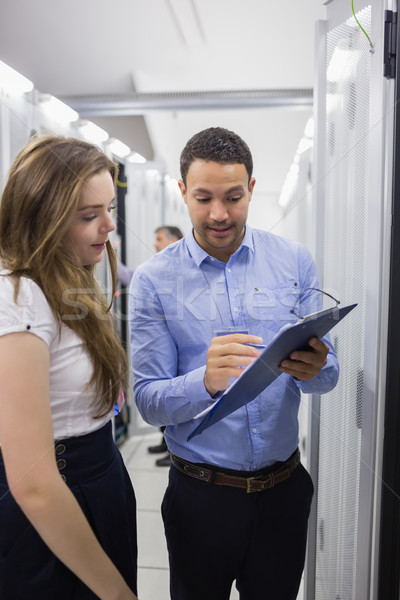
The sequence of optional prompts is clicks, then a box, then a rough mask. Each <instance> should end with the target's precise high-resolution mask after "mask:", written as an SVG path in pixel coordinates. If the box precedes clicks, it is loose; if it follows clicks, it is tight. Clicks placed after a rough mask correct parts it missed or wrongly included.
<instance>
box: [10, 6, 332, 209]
mask: <svg viewBox="0 0 400 600" xmlns="http://www.w3.org/2000/svg"><path fill="white" fill-rule="evenodd" d="M325 11H326V9H325V7H324V6H323V2H322V0H286V1H284V2H283V1H280V2H279V1H272V0H113V1H112V2H110V1H106V0H68V2H58V1H56V0H35V1H33V0H8V1H6V0H2V2H1V3H0V60H3V61H4V62H6V63H7V64H9V65H10V66H12V67H13V68H15V69H16V70H18V71H20V72H21V73H22V74H23V75H25V76H26V77H28V78H29V79H31V80H32V81H33V82H34V84H35V87H36V88H37V89H39V90H40V91H41V92H49V93H52V94H54V95H55V96H58V97H63V96H69V95H88V94H110V93H112V94H121V93H124V92H125V93H126V92H132V91H136V92H178V91H201V90H254V89H277V88H284V89H285V88H312V87H313V83H314V61H315V59H314V27H315V21H316V20H317V19H321V18H325V16H326V15H325ZM186 15H188V16H189V17H191V18H192V20H194V21H195V27H194V30H193V32H192V33H190V29H189V25H187V24H186V23H185V16H186ZM196 19H197V21H196ZM310 115H311V107H310V106H307V107H298V108H256V109H254V108H253V109H241V110H239V109H234V110H201V111H199V110H196V111H194V110H193V111H189V110H179V111H175V112H172V111H156V112H155V111H151V112H147V114H145V115H144V121H145V124H146V126H147V131H148V135H149V137H150V143H149V141H148V140H147V141H146V139H145V137H146V136H143V129H145V128H143V119H140V118H138V117H123V118H122V117H118V118H115V120H113V118H107V121H106V122H107V125H108V131H109V133H110V135H115V136H116V137H119V138H120V139H121V140H122V141H124V142H125V143H127V144H128V145H129V146H130V147H131V148H132V150H136V151H139V152H142V153H144V154H145V155H147V157H148V158H152V156H151V153H152V149H153V151H154V158H155V159H157V160H162V161H164V162H165V163H166V165H167V171H168V172H169V173H170V174H171V175H172V176H173V177H178V174H179V172H178V163H179V154H180V151H181V149H182V147H183V146H184V144H185V142H186V141H187V139H188V138H189V137H190V136H191V135H193V134H194V133H196V132H197V131H200V129H203V128H205V127H209V126H219V125H220V126H223V127H228V128H230V129H233V130H234V131H236V132H237V133H239V134H240V135H241V136H242V137H243V138H244V139H245V140H246V141H247V142H248V144H249V146H250V148H251V149H252V151H253V156H254V163H255V176H256V179H257V186H256V189H255V196H256V194H257V195H258V197H259V199H261V198H265V199H267V200H268V201H271V202H275V203H276V199H277V197H278V196H279V191H280V189H281V187H282V185H283V181H284V179H285V176H286V173H287V170H288V168H289V166H290V164H291V161H292V158H293V155H294V153H295V151H296V148H297V145H298V142H299V140H300V137H301V135H302V133H303V130H304V127H305V124H306V122H307V120H308V118H309V116H310ZM93 120H94V121H96V119H95V118H93ZM139 121H141V124H142V126H141V127H139V126H136V123H137V124H138V125H139ZM135 122H136V123H135ZM103 123H104V121H103ZM113 123H114V124H115V132H113Z"/></svg>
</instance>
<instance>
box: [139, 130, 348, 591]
mask: <svg viewBox="0 0 400 600" xmlns="http://www.w3.org/2000/svg"><path fill="white" fill-rule="evenodd" d="M180 166H181V180H180V182H179V187H180V190H181V193H182V197H183V200H184V202H185V203H186V205H187V207H188V211H189V215H190V219H191V221H192V225H193V229H192V231H190V232H189V233H188V234H187V235H186V236H185V237H184V238H183V239H182V240H180V241H179V242H177V243H176V244H174V245H173V246H171V247H169V248H166V249H165V250H164V251H163V252H162V253H160V254H158V255H156V256H154V257H152V258H151V259H150V260H148V261H147V262H146V263H144V264H142V265H141V266H140V267H139V268H138V269H137V270H136V272H135V275H134V277H133V279H132V283H131V287H130V329H131V348H132V369H133V376H134V386H135V400H136V403H137V406H138V408H139V411H140V413H141V415H142V417H143V418H144V420H145V421H147V422H148V423H150V424H152V425H166V430H165V439H166V442H167V445H168V448H169V450H170V453H171V460H172V467H171V468H170V471H169V484H168V488H167V490H166V492H165V496H164V499H163V503H162V516H163V520H164V527H165V535H166V538H167V545H168V552H169V563H170V591H171V599H172V600H203V599H204V598H207V600H229V597H230V593H231V587H232V584H233V582H234V581H235V580H236V587H237V589H238V590H239V593H240V597H241V598H245V599H246V600H264V599H265V598H267V597H268V598H271V599H274V600H275V599H279V600H295V599H296V598H297V592H298V588H299V584H300V580H301V574H302V571H303V567H304V559H305V550H306V539H307V524H308V516H309V511H310V505H311V500H312V496H313V483H312V480H311V478H310V476H309V474H308V473H307V471H306V470H305V469H304V467H303V466H302V465H301V462H300V454H299V449H298V408H299V403H300V393H301V392H304V393H307V394H313V393H316V394H323V393H325V392H328V391H330V390H331V389H332V388H333V387H334V386H335V385H336V383H337V380H338V363H337V359H336V356H335V354H334V352H333V349H332V346H331V344H330V341H329V338H328V337H326V338H323V339H321V340H320V339H317V338H311V339H310V340H309V343H308V347H307V348H306V349H304V350H302V351H296V352H292V353H291V354H290V356H289V357H288V359H286V360H284V361H283V362H282V363H281V365H280V370H281V375H280V377H278V378H277V379H276V380H275V381H274V382H273V383H272V384H271V385H270V386H269V387H267V388H266V389H265V390H264V391H263V392H262V393H261V394H260V395H259V396H257V397H256V398H255V399H253V400H252V401H251V402H249V403H247V404H245V405H244V406H242V407H241V408H239V409H238V410H236V411H234V412H233V413H231V414H230V415H228V416H226V417H225V418H223V419H222V420H220V421H219V422H217V423H215V424H214V425H212V426H211V427H209V428H208V429H205V430H204V431H203V432H202V433H201V434H200V435H197V436H195V437H193V438H191V439H190V441H188V436H189V435H190V434H191V433H192V431H193V430H194V429H195V427H196V426H197V425H198V423H199V421H198V420H196V416H197V415H198V414H199V413H201V412H202V411H203V410H205V409H207V408H209V407H210V406H212V404H213V403H214V402H215V400H216V399H218V397H219V396H220V395H221V393H222V392H223V390H225V389H226V388H227V387H228V386H229V384H230V381H231V380H232V378H236V377H239V376H240V375H241V373H242V372H243V367H246V366H248V365H250V364H252V363H253V362H254V360H255V359H256V357H257V356H259V354H260V352H261V350H260V349H259V348H257V347H254V345H255V346H257V345H259V344H264V345H268V344H269V343H270V342H271V340H272V339H273V338H274V336H275V335H276V333H277V332H278V331H279V329H280V328H281V327H282V326H283V325H285V324H287V323H290V322H293V320H295V319H296V317H295V316H294V315H293V313H292V307H293V306H294V305H295V304H296V302H297V305H296V306H298V307H299V310H300V311H301V313H300V314H309V313H311V312H314V309H315V307H316V305H317V306H318V305H319V304H320V299H319V296H320V294H319V293H318V292H315V290H314V288H318V281H317V274H316V267H315V264H314V261H313V260H312V258H311V255H310V253H309V252H308V250H307V249H306V248H305V247H304V246H303V245H301V244H298V243H295V242H292V241H290V240H287V239H285V238H282V237H280V236H277V235H274V234H272V233H269V232H266V231H261V230H257V229H253V228H251V227H249V226H248V225H247V223H246V221H247V215H248V209H249V204H250V201H251V198H252V194H253V190H254V186H255V179H254V177H253V161H252V156H251V152H250V150H249V148H248V146H247V144H246V143H245V142H244V141H243V140H242V139H241V138H240V137H239V136H238V135H237V134H235V133H234V132H231V131H228V130H226V129H223V128H220V127H216V128H214V127H213V128H209V129H206V130H204V131H201V132H200V133H198V134H196V135H194V136H193V137H192V138H191V139H190V140H189V141H188V143H187V144H186V146H185V148H184V149H183V151H182V154H181V161H180Z"/></svg>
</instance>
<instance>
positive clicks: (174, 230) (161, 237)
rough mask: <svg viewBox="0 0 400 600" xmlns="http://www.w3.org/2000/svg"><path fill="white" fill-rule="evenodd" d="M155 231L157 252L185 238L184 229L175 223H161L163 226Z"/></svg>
mask: <svg viewBox="0 0 400 600" xmlns="http://www.w3.org/2000/svg"><path fill="white" fill-rule="evenodd" d="M154 233H155V236H156V239H155V240H154V248H155V249H156V252H160V251H161V250H164V248H166V247H167V246H169V245H170V244H172V243H173V242H177V241H178V240H180V239H182V238H183V233H182V231H181V230H180V229H179V227H175V225H161V227H157V229H156V230H155V231H154Z"/></svg>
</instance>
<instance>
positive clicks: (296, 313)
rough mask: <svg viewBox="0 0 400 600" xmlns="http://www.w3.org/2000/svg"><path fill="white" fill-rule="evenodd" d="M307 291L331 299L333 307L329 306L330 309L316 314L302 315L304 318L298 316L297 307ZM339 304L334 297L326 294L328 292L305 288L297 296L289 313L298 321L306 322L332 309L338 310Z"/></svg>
mask: <svg viewBox="0 0 400 600" xmlns="http://www.w3.org/2000/svg"><path fill="white" fill-rule="evenodd" d="M309 290H313V291H314V292H319V293H320V294H324V295H325V296H328V298H331V299H332V300H333V301H334V302H335V306H331V307H330V308H326V309H324V310H319V311H317V312H313V313H310V314H309V315H304V316H302V315H300V314H299V313H298V312H297V305H298V304H299V302H300V299H301V297H302V296H304V294H305V293H306V292H308V291H309ZM339 304H340V300H337V299H336V298H335V297H334V296H332V295H331V294H328V292H324V291H323V290H320V289H318V288H314V287H310V288H305V289H304V290H302V291H301V292H300V294H299V295H298V296H297V298H296V302H295V304H294V306H293V308H292V309H291V310H290V312H291V314H292V315H295V316H296V317H297V318H298V320H299V321H306V320H308V319H313V318H315V317H319V316H321V315H324V314H326V313H329V312H331V311H332V310H333V309H335V308H338V306H339Z"/></svg>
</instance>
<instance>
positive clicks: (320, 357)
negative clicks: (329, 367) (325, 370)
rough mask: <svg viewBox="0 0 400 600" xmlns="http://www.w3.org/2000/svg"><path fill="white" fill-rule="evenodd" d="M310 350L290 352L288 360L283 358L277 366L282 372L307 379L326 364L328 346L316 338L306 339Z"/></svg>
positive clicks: (303, 379) (302, 379) (316, 373)
mask: <svg viewBox="0 0 400 600" xmlns="http://www.w3.org/2000/svg"><path fill="white" fill-rule="evenodd" d="M308 343H309V345H310V346H311V348H310V350H304V351H296V352H292V354H291V355H290V360H288V359H287V360H284V361H282V363H281V364H280V365H279V368H280V370H281V371H283V372H284V373H287V374H288V375H292V377H296V379H300V380H301V381H309V380H310V379H312V378H313V377H315V375H318V373H319V372H320V371H321V369H322V367H324V366H325V365H326V362H327V361H326V357H327V355H328V352H329V347H328V346H327V345H326V344H325V343H324V342H322V341H321V340H319V339H318V338H311V339H310V340H309V341H308Z"/></svg>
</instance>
